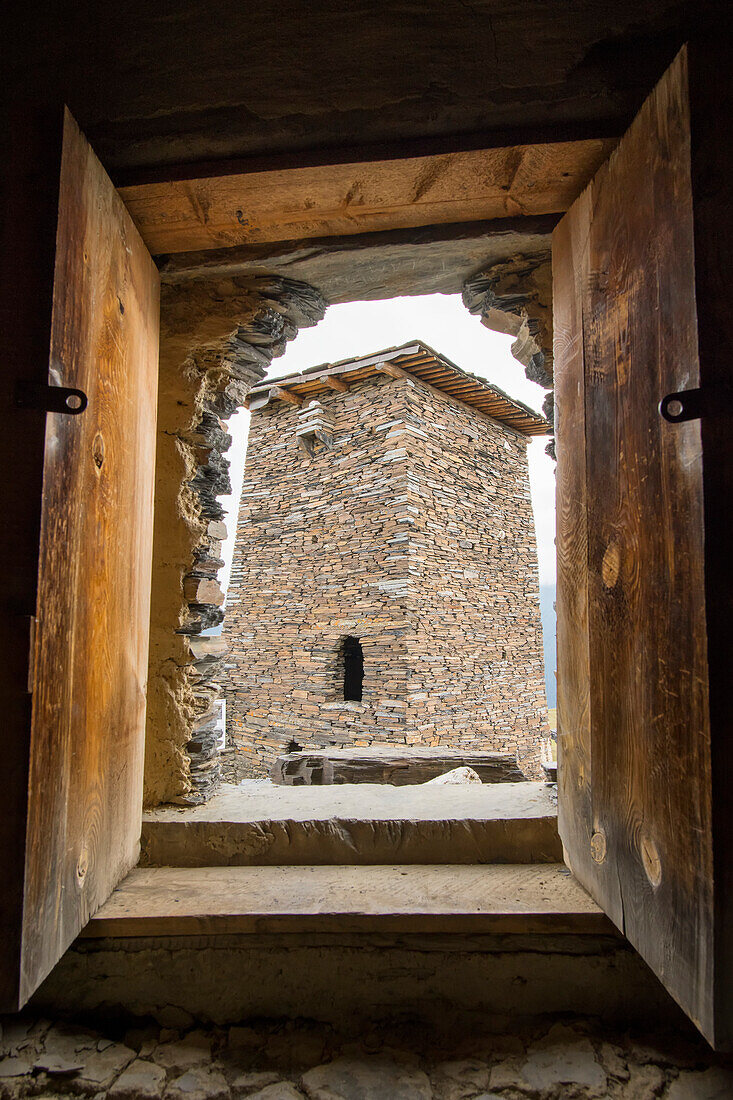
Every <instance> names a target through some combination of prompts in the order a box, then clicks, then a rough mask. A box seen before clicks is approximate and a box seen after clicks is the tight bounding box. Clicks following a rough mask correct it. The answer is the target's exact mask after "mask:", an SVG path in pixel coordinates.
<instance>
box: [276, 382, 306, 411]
mask: <svg viewBox="0 0 733 1100" xmlns="http://www.w3.org/2000/svg"><path fill="white" fill-rule="evenodd" d="M270 399H271V400H272V401H286V402H287V403H288V405H297V406H298V408H300V406H301V405H302V404H303V399H302V398H301V397H298V395H297V394H295V393H293V391H292V390H289V389H286V387H285V386H273V387H272V389H271V390H270Z"/></svg>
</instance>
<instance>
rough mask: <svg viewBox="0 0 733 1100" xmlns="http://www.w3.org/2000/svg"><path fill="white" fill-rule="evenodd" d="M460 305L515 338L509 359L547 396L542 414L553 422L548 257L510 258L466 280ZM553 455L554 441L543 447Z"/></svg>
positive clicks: (495, 328) (549, 271)
mask: <svg viewBox="0 0 733 1100" xmlns="http://www.w3.org/2000/svg"><path fill="white" fill-rule="evenodd" d="M463 304H464V305H465V306H466V309H467V310H468V311H469V313H472V314H474V315H476V316H479V317H481V319H482V321H483V323H484V324H485V325H486V326H487V328H490V329H493V330H494V331H495V332H506V333H508V334H509V335H511V336H514V337H516V339H515V341H514V343H513V344H512V355H513V356H514V358H515V359H517V360H518V361H519V362H520V363H522V364H523V366H524V373H525V374H526V375H527V378H529V380H530V382H537V384H538V385H540V386H542V388H543V389H545V390H548V391H549V392H548V394H547V396H546V397H545V400H544V402H543V404H542V412H543V413H544V415H545V416H546V417H547V419H548V420H549V422H550V424H552V423H553V418H554V414H555V400H554V393H553V389H552V387H553V378H552V265H551V261H550V259H549V257H542V256H540V257H537V256H514V257H512V259H511V260H509V261H504V262H503V263H500V264H496V265H494V266H493V267H490V268H488V269H487V270H485V271H481V272H479V274H477V275H474V276H472V277H471V278H470V279H467V280H466V282H465V283H464V286H463ZM546 450H547V453H548V455H550V457H551V458H554V457H555V440H554V438H552V439H551V440H550V442H549V443H548V444H547V448H546Z"/></svg>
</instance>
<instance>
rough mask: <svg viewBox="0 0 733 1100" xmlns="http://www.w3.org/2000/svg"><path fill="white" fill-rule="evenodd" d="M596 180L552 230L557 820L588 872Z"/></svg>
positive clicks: (577, 862)
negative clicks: (591, 242) (591, 255)
mask: <svg viewBox="0 0 733 1100" xmlns="http://www.w3.org/2000/svg"><path fill="white" fill-rule="evenodd" d="M592 199H593V185H592V184H591V185H589V187H588V188H587V190H586V191H585V192H584V193H583V194H582V195H581V196H580V198H579V199H578V200H577V201H576V202H575V204H574V205H573V207H572V209H571V211H570V213H569V214H567V215H566V216H565V217H564V218H563V219H562V221H561V222H560V224H559V225H558V227H557V229H556V230H555V232H554V234H553V238H552V279H553V289H552V300H553V332H554V348H553V357H554V364H555V371H554V381H555V448H556V454H557V471H556V482H555V485H556V508H555V514H556V525H557V532H556V538H555V544H556V547H557V594H556V607H557V759H558V824H559V829H560V837H561V839H562V841H563V844H564V845H565V847H566V849H567V852H568V853H569V855H568V856H567V861H568V863H569V865H570V866H572V867H573V868H574V871H575V873H576V874H577V875H580V876H581V877H582V880H583V881H584V882H588V881H590V880H591V879H592V876H593V870H594V866H595V865H594V864H593V860H592V856H591V847H590V839H591V836H592V832H593V830H592V821H593V814H592V808H591V778H592V772H591V726H590V701H589V700H590V654H589V639H588V530H587V515H586V507H587V502H586V441H585V372H584V348H583V327H582V293H583V287H584V286H585V285H587V282H588V257H587V254H586V251H585V244H586V241H587V238H588V227H589V225H590V218H591V211H592Z"/></svg>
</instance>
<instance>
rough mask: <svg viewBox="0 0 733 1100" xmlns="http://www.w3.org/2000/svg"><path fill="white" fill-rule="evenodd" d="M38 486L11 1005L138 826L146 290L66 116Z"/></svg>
mask: <svg viewBox="0 0 733 1100" xmlns="http://www.w3.org/2000/svg"><path fill="white" fill-rule="evenodd" d="M54 280H55V281H54V296H53V314H52V327H51V348H50V360H49V362H50V367H49V377H50V379H51V382H52V383H53V384H61V385H69V386H73V387H79V388H80V389H82V390H83V391H84V392H85V393H86V394H87V396H88V398H89V405H88V408H87V410H86V411H85V412H84V413H82V414H81V415H79V416H66V415H64V414H58V413H55V414H49V415H48V416H47V419H46V443H45V460H44V473H43V502H42V517H41V536H40V538H41V542H40V555H39V571H38V578H39V579H38V603H37V612H36V616H37V627H36V632H35V647H34V668H33V673H32V689H33V712H32V730H31V744H30V775H29V784H28V821H27V841H26V862H25V885H24V918H23V939H22V947H23V950H22V960H21V979H20V989H19V994H18V1001H19V1003H23V1002H24V1001H25V1000H26V999H27V998H28V997H29V996H30V994H31V993H32V992H33V990H34V989H35V988H36V986H37V985H38V984H39V982H40V981H41V980H42V979H43V978H44V977H45V975H46V974H48V972H49V971H50V969H51V968H52V967H53V966H54V964H55V963H56V961H57V960H58V959H59V957H60V956H61V954H62V953H63V952H64V951H65V950H66V948H67V947H68V945H69V944H70V943H71V941H72V940H73V939H74V938H75V936H76V935H77V934H78V932H79V931H80V929H81V928H82V927H83V926H84V924H85V923H86V921H87V920H88V919H89V917H90V916H91V915H92V913H94V912H95V911H96V909H97V908H98V907H99V905H100V904H102V902H104V901H105V900H106V899H107V897H108V896H109V894H110V892H111V890H112V889H113V888H114V887H115V885H116V884H117V882H118V881H119V880H120V878H121V877H122V876H123V875H125V874H126V873H127V871H129V869H130V867H132V866H134V864H135V862H136V860H137V856H138V850H139V834H140V821H141V813H142V766H143V750H144V728H145V685H146V681H147V655H148V629H149V599H150V570H151V551H152V528H153V475H154V466H155V420H156V399H157V363H158V276H157V272H156V270H155V266H154V265H153V263H152V260H151V258H150V255H149V254H148V252H147V250H146V248H145V246H144V245H143V243H142V241H141V240H140V237H139V234H138V233H137V231H136V230H135V227H134V226H133V224H132V222H131V220H130V218H129V215H128V214H127V211H126V210H125V208H124V206H123V205H122V202H121V201H120V199H119V196H118V195H117V194H116V192H115V190H114V188H113V187H112V184H111V182H110V181H109V179H108V177H107V176H106V174H105V172H104V170H103V169H102V167H101V165H100V164H99V161H98V160H97V159H96V157H95V156H94V154H93V152H92V151H91V149H90V148H89V146H88V144H87V142H86V141H85V139H84V137H83V135H82V134H81V133H80V132H79V130H78V128H77V126H76V124H75V123H74V121H73V119H72V118H71V116H70V115H69V114H68V112H67V114H66V118H65V122H64V147H63V156H62V162H61V182H60V198H59V216H58V228H57V236H56V261H55V276H54Z"/></svg>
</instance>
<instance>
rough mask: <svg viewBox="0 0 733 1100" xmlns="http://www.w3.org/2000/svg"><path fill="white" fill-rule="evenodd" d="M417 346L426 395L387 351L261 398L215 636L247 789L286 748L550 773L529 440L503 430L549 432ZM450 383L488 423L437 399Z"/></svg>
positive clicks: (254, 401)
mask: <svg viewBox="0 0 733 1100" xmlns="http://www.w3.org/2000/svg"><path fill="white" fill-rule="evenodd" d="M417 346H418V347H419V348H420V350H421V353H422V359H421V360H420V362H421V363H422V366H423V368H425V363H426V362H427V364H428V367H430V363H431V357H432V363H433V364H434V366H433V367H432V368H431V372H430V377H431V379H432V381H431V383H427V382H425V381H423V380H421V379H420V378H419V377H417V376H415V375H412V374H410V372H409V370H403V369H401V368H400V367H399V366H397V365H396V362H395V360H397V362H399V361H402V362H407V361H406V359H405V353H403V354H402V357H401V360H400V352H401V351H402V349H396V350H395V351H394V352H393V353H392V355H391V356H390V354H389V353H380V354H379V355H377V356H371V357H364V358H362V359H359V360H352V361H349V362H348V363H345V364H336V365H334V366H333V367H327V368H314V371H315V372H316V373H314V372H313V371H311V372H306V373H305V374H303V375H298V376H295V377H294V378H284V379H279V380H278V382H277V384H273V383H262V384H260V385H258V386H256V387H255V388H254V389H253V390H252V391H251V392H250V395H249V403H250V408H251V410H252V420H251V426H250V434H249V446H248V451H247V460H246V467H245V474H244V485H243V490H242V501H241V507H240V513H239V522H238V528H237V540H236V548H235V553H234V563H233V569H232V578H231V583H230V588H229V595H228V601H227V612H226V620H225V628H224V629H225V634H226V638H227V642H228V645H229V669H228V676H227V684H228V691H227V713H228V737H229V740H230V744H233V746H234V747H235V749H236V753H235V756H236V761H237V764H236V773H237V774H238V775H240V776H244V775H262V774H267V771H268V770H269V767H270V765H271V763H272V761H273V759H274V758H275V756H276V755H277V754H279V753H281V752H283V751H287V749H288V748H292V746H293V744H296V745H298V746H300V747H302V748H314V747H316V746H326V745H354V746H364V745H371V744H383V743H390V744H407V745H433V746H438V745H443V746H445V745H450V746H457V747H465V748H469V747H470V748H490V749H495V750H500V751H513V752H516V753H517V755H518V759H519V762H520V765H521V767H522V768H523V770H524V771H525V774H527V775H528V776H537V775H538V774H539V770H540V756H541V742H542V740H543V738H545V737H547V736H548V728H547V705H546V698H545V686H544V672H543V660H542V638H541V623H540V608H539V589H538V575H537V557H536V543H535V534H534V524H533V518H532V508H531V503H530V493H529V477H528V465H527V434H525V433H524V432H523V431H522V430H517V429H516V428H515V427H512V426H510V424H511V423H512V422H513V423H515V424H516V423H525V421H526V423H527V424H528V425H529V429H528V432H529V431H531V432H532V434H537V433H538V432H539V431H544V421H542V419H541V418H538V417H534V416H533V415H532V414H531V415H530V417H529V418H527V417H526V416H524V419H523V420H522V419H519V420H518V419H517V416H519V417H520V418H521V417H522V416H523V415H524V414H526V413H527V412H528V410H526V409H524V407H523V406H521V405H519V404H518V403H516V402H512V401H510V400H509V399H508V398H506V397H505V395H503V394H501V393H500V391H497V390H495V389H493V387H489V386H488V384H486V383H484V382H482V381H479V380H477V379H472V376H469V375H466V374H465V373H464V372H462V371H459V370H458V368H455V367H453V364H451V363H450V362H449V361H447V360H445V359H444V358H443V357H441V356H437V355H436V354H435V353H434V352H430V355H429V356H428V353H427V352H426V351H425V348H424V345H417ZM428 351H429V349H428ZM426 356H428V357H427V359H426V358H425V357H426ZM418 359H419V356H418ZM417 361H418V360H416V362H417ZM408 365H409V364H408ZM456 379H458V381H459V382H460V383H461V385H463V386H464V387H465V391H464V392H465V393H466V394H467V395H469V396H470V393H471V392H473V391H472V387H473V389H477V387H478V389H477V392H478V391H480V393H479V397H480V399H481V400H482V401H484V400H485V399H486V395H487V394H488V397H489V398H490V399H491V400H492V402H493V404H492V405H491V407H492V408H495V412H494V415H493V416H488V415H486V414H485V413H484V412H481V411H479V409H478V408H476V407H472V406H471V405H469V404H467V403H465V401H464V400H457V399H455V398H454V397H452V396H450V395H449V393H447V392H445V391H444V390H443V389H441V388H439V387H440V386H444V385H445V386H448V387H449V388H450V386H452V385H454V384H455V383H456ZM462 379H463V380H465V379H471V381H470V383H469V382H463V381H461V380H462ZM310 380H313V381H310ZM316 383H318V385H316ZM449 384H450V385H449ZM299 390H300V391H301V392H300V394H299V393H298V391H299ZM303 391H305V396H304V395H303ZM310 393H316V394H317V395H316V396H315V397H310V396H309V394H310ZM467 399H468V397H467ZM355 643H358V647H361V654H362V655H363V680H362V683H361V699H359V698H358V693H357V697H356V698H354V694H355V693H354V692H353V691H349V690H348V681H349V675H348V665H349V660H350V658H349V654H350V653H351V654H353V651H354V649H355ZM358 647H356V648H358ZM352 671H353V670H352ZM345 686H346V688H347V690H345ZM345 696H346V697H345ZM349 696H351V697H350V698H349Z"/></svg>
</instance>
